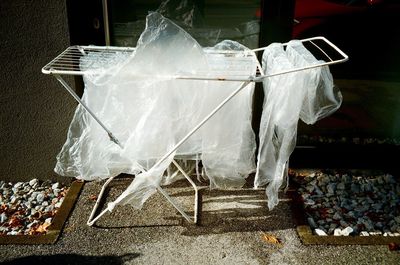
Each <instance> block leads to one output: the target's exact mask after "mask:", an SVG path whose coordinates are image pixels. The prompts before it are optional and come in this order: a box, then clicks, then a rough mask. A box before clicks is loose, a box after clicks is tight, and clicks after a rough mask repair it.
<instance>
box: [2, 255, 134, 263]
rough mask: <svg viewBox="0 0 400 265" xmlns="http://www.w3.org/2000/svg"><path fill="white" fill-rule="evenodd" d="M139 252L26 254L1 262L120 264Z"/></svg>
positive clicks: (131, 258)
mask: <svg viewBox="0 0 400 265" xmlns="http://www.w3.org/2000/svg"><path fill="white" fill-rule="evenodd" d="M139 256H140V254H138V253H132V254H125V255H121V256H83V255H77V254H58V255H48V256H26V257H23V258H18V259H14V260H11V261H7V262H4V263H2V264H3V265H22V264H30V265H36V264H41V265H46V264H51V265H53V264H58V265H67V264H68V265H74V264H93V265H95V264H96V265H97V264H107V265H120V264H124V263H125V262H127V261H130V260H133V259H135V258H137V257H139Z"/></svg>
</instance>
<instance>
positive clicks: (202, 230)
mask: <svg viewBox="0 0 400 265" xmlns="http://www.w3.org/2000/svg"><path fill="white" fill-rule="evenodd" d="M128 184H129V182H128V181H126V180H118V181H116V182H115V184H113V185H112V186H111V187H110V189H109V191H108V197H107V199H108V200H112V199H114V198H115V197H116V196H118V194H120V193H121V192H122V191H123V189H124V188H125V187H126V186H127V185H128ZM100 188H101V183H96V182H90V183H86V184H85V186H84V188H83V190H82V193H81V195H80V197H79V199H78V201H77V204H76V207H75V209H74V211H73V213H72V215H71V216H70V218H69V220H68V222H67V224H66V226H65V229H64V231H63V234H62V235H61V237H60V239H59V240H58V241H57V243H56V244H54V245H38V246H30V245H18V246H17V245H6V246H0V262H4V264H229V265H232V264H318V265H320V264H371V263H372V264H398V261H399V260H400V253H399V252H396V251H394V252H393V251H389V249H388V247H387V246H359V245H355V246H326V245H324V246H305V245H303V244H302V243H301V242H300V240H299V238H298V235H297V233H296V225H295V223H294V221H293V218H292V216H291V211H290V200H289V199H288V198H286V197H284V196H283V195H281V198H282V200H281V201H280V203H279V205H278V207H276V208H275V209H274V210H273V211H268V210H267V204H266V201H265V195H264V192H263V191H258V190H252V189H242V190H236V191H233V190H224V191H218V190H212V191H210V190H209V189H208V188H206V187H203V204H202V205H203V212H202V215H201V224H200V225H198V226H196V225H190V224H187V223H186V222H184V221H183V219H182V217H180V215H178V214H177V212H176V210H175V209H174V208H173V207H172V206H170V205H169V204H168V203H167V201H166V200H165V199H164V198H163V197H162V196H161V195H160V194H155V195H154V196H153V197H151V198H150V199H149V201H148V202H146V204H145V205H144V208H143V210H142V211H139V210H134V209H133V208H131V207H130V206H118V207H116V209H115V210H114V212H113V213H111V214H106V215H105V216H104V217H103V218H102V219H100V220H99V222H98V223H97V224H96V226H95V227H88V226H87V225H86V221H87V218H88V217H89V214H90V211H91V209H92V207H93V205H94V201H93V200H92V199H91V198H90V196H91V195H94V194H97V193H98V192H99V190H100ZM166 190H167V191H168V192H169V193H170V194H171V195H172V196H174V197H175V198H176V199H177V200H179V201H181V202H182V203H183V205H184V206H185V207H187V209H188V211H191V210H193V209H191V208H190V207H193V206H192V200H193V192H192V191H191V189H190V188H189V187H188V186H185V185H181V184H179V183H178V184H175V185H173V186H170V187H168V188H166ZM105 203H106V202H105ZM263 233H268V234H270V235H273V236H276V237H278V238H279V239H280V240H281V241H282V246H278V245H276V244H271V243H268V242H266V241H264V240H263V238H262V235H263Z"/></svg>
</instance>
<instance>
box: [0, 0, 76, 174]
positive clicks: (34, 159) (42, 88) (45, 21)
mask: <svg viewBox="0 0 400 265" xmlns="http://www.w3.org/2000/svg"><path fill="white" fill-rule="evenodd" d="M68 36H69V34H68V24H67V13H66V5H65V1H63V0H58V1H48V0H31V1H28V0H25V1H24V0H1V1H0V106H1V112H0V179H3V180H9V181H11V180H12V181H16V180H29V179H32V178H39V179H42V180H44V179H49V178H52V179H55V178H57V177H56V175H55V173H53V168H54V164H55V156H56V155H57V153H58V151H59V150H60V148H61V146H62V144H63V143H64V141H65V137H66V132H67V129H68V125H69V122H70V120H71V118H72V115H73V111H74V109H75V106H76V104H75V103H74V101H73V100H72V99H71V97H70V96H68V95H67V94H66V92H65V90H64V89H63V88H62V87H61V85H60V84H59V83H58V82H57V81H56V80H55V79H54V78H53V77H51V76H49V75H44V74H42V73H41V68H42V67H43V66H44V65H45V64H46V63H47V62H49V60H51V59H52V58H54V56H56V55H57V54H58V53H59V52H61V51H62V50H64V49H65V48H66V47H68V45H69V37H68Z"/></svg>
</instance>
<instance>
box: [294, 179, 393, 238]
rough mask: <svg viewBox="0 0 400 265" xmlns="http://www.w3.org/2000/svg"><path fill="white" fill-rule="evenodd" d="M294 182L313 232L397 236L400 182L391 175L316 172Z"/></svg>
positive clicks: (340, 234) (320, 233)
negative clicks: (298, 184) (298, 186)
mask: <svg viewBox="0 0 400 265" xmlns="http://www.w3.org/2000/svg"><path fill="white" fill-rule="evenodd" d="M296 181H298V182H299V183H301V186H300V188H299V189H298V192H299V193H300V195H301V198H302V201H303V203H304V210H305V213H306V216H307V221H308V223H309V225H310V227H311V228H312V230H313V231H314V233H315V234H317V235H320V236H326V235H335V236H349V235H357V236H369V235H382V236H400V183H399V181H398V180H396V178H395V177H393V176H392V175H390V174H382V175H375V176H366V175H352V174H338V173H337V174H327V173H322V172H317V173H313V174H310V175H308V176H305V177H304V176H303V177H297V178H296Z"/></svg>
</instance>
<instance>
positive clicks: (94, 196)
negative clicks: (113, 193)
mask: <svg viewBox="0 0 400 265" xmlns="http://www.w3.org/2000/svg"><path fill="white" fill-rule="evenodd" d="M89 200H91V201H96V200H97V195H94V194H92V195H89Z"/></svg>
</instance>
